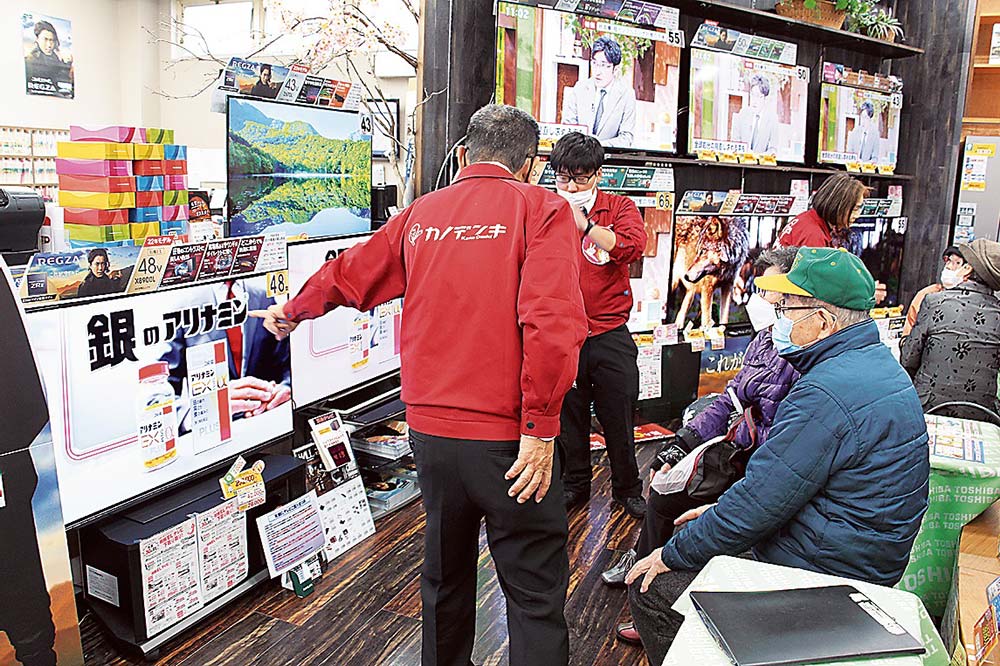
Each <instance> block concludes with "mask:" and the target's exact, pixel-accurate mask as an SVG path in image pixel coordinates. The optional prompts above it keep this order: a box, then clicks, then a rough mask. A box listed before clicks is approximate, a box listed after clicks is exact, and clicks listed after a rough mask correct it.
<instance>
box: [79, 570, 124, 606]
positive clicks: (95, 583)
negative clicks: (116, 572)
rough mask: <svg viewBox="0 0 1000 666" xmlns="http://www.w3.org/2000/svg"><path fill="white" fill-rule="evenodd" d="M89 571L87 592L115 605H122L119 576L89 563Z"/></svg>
mask: <svg viewBox="0 0 1000 666" xmlns="http://www.w3.org/2000/svg"><path fill="white" fill-rule="evenodd" d="M85 569H86V571H87V594H89V595H90V596H92V597H93V598H95V599H100V600H101V601H103V602H105V603H109V604H111V605H112V606H114V607H116V608H117V607H119V606H120V605H121V603H120V601H119V598H118V578H117V577H116V576H112V575H111V574H109V573H105V572H104V571H101V570H100V569H95V568H94V567H92V566H90V565H89V564H88V565H87V566H86V567H85Z"/></svg>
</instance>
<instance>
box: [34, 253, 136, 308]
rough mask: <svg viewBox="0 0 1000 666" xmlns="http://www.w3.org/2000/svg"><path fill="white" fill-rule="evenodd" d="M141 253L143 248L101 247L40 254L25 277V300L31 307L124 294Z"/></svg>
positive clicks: (36, 256) (35, 257)
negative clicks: (35, 304) (45, 303)
mask: <svg viewBox="0 0 1000 666" xmlns="http://www.w3.org/2000/svg"><path fill="white" fill-rule="evenodd" d="M141 251H142V248H139V247H108V248H103V247H101V248H94V249H92V250H72V251H69V252H56V253H52V252H39V253H38V254H36V255H35V256H34V257H32V260H31V265H30V266H29V267H28V270H27V272H26V274H25V275H26V279H25V280H24V281H23V282H22V286H21V300H22V302H23V303H25V305H26V306H27V304H29V303H44V302H51V301H64V300H68V299H70V298H87V297H91V296H107V295H111V294H121V293H124V292H125V289H126V287H127V286H128V284H129V280H130V279H131V277H132V273H133V272H134V270H135V265H136V261H137V260H138V258H139V253H140V252H141Z"/></svg>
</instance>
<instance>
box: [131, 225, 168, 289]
mask: <svg viewBox="0 0 1000 666" xmlns="http://www.w3.org/2000/svg"><path fill="white" fill-rule="evenodd" d="M174 240H175V239H174V237H173V236H150V237H148V238H147V239H146V242H145V243H143V246H142V251H141V252H140V253H139V258H138V259H137V260H136V262H135V270H133V271H132V277H130V278H129V281H128V287H127V288H126V290H125V291H126V293H129V294H145V293H148V292H151V291H156V290H157V289H158V288H159V286H160V279H161V278H162V277H163V271H164V270H165V269H166V267H167V259H168V258H169V257H170V247H171V245H173V243H174Z"/></svg>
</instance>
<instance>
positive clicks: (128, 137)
mask: <svg viewBox="0 0 1000 666" xmlns="http://www.w3.org/2000/svg"><path fill="white" fill-rule="evenodd" d="M69 140H70V141H110V142H113V143H137V142H145V141H146V130H145V128H142V127H127V126H125V125H111V126H110V127H95V128H94V129H90V128H88V127H81V126H80V125H70V126H69Z"/></svg>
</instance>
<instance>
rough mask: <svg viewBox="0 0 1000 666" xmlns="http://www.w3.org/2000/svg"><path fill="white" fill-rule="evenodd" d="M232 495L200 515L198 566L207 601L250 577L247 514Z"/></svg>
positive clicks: (202, 589) (202, 588)
mask: <svg viewBox="0 0 1000 666" xmlns="http://www.w3.org/2000/svg"><path fill="white" fill-rule="evenodd" d="M237 504H238V500H237V499H235V498H234V499H231V500H229V501H227V502H223V503H222V504H220V505H219V506H217V507H215V508H213V509H210V510H209V511H206V512H204V513H200V514H198V516H197V521H198V569H199V571H200V578H201V593H202V598H203V599H204V601H205V603H208V602H209V601H211V600H212V599H215V598H216V597H219V596H221V595H222V594H223V593H225V592H226V591H227V590H231V589H232V588H234V587H236V586H237V585H238V584H239V583H241V582H242V581H243V579H245V578H246V577H247V572H248V571H249V564H248V561H247V515H246V514H245V513H242V512H240V511H239V510H238V507H237Z"/></svg>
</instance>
